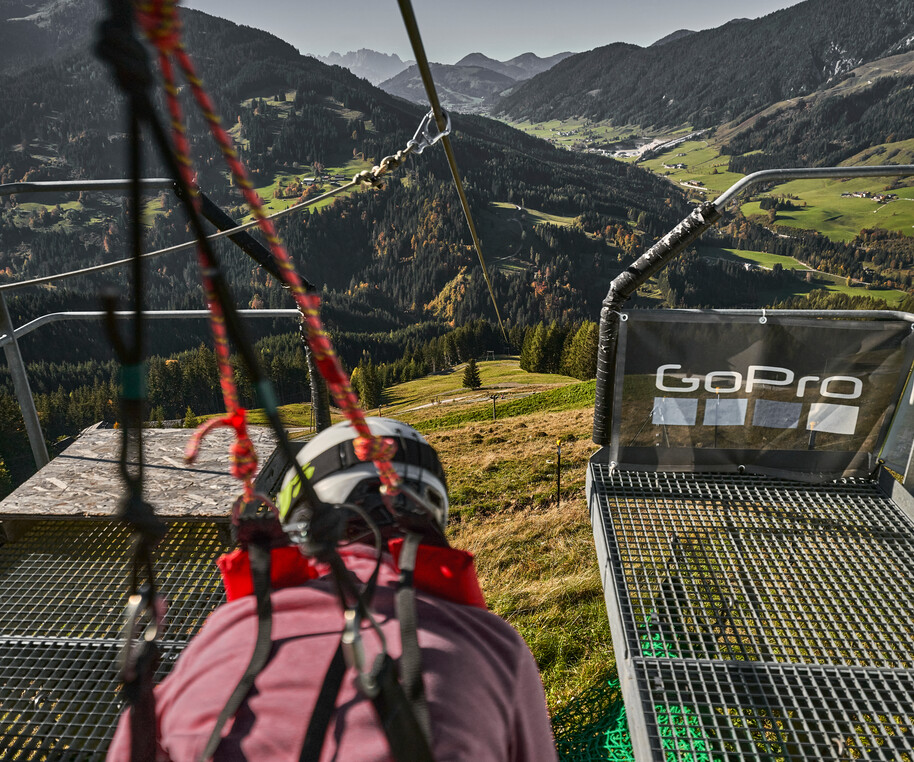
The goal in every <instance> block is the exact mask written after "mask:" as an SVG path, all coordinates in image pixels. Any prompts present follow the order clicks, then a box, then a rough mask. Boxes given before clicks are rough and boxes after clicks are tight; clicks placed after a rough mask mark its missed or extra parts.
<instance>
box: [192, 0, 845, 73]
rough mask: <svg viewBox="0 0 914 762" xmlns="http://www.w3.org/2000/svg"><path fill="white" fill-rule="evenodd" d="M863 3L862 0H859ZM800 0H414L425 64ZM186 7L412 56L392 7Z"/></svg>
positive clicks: (306, 3) (272, 3)
mask: <svg viewBox="0 0 914 762" xmlns="http://www.w3.org/2000/svg"><path fill="white" fill-rule="evenodd" d="M861 1H862V0H861ZM797 2H798V0H730V1H729V2H726V3H709V2H707V1H706V0H637V1H633V0H549V1H548V2H547V1H546V0H450V1H448V0H413V8H414V9H415V13H416V18H417V20H418V22H419V28H420V30H421V32H422V38H423V42H424V43H425V50H426V53H427V55H428V57H429V60H431V61H436V62H439V63H455V62H456V61H457V60H458V59H460V58H462V57H463V56H464V55H466V54H467V53H474V52H479V53H484V54H485V55H487V56H490V57H492V58H496V59H498V60H502V61H503V60H506V59H509V58H513V57H514V56H516V55H519V54H520V53H526V52H528V51H530V52H533V53H536V54H537V55H539V56H548V55H552V54H554V53H560V52H562V51H564V50H570V51H573V52H580V51H584V50H591V49H592V48H596V47H599V46H601V45H608V44H609V43H611V42H619V41H625V42H633V43H636V44H638V45H650V44H651V43H652V42H654V41H655V40H658V39H660V38H661V37H664V36H665V35H667V34H669V33H670V32H674V31H676V30H677V29H693V30H696V31H697V30H700V29H709V28H711V27H716V26H720V25H721V24H723V23H725V22H727V21H729V20H731V19H734V18H758V17H759V16H764V15H766V14H768V13H771V12H772V11H776V10H779V9H781V8H786V7H788V6H791V5H796V4H797ZM184 4H185V5H187V6H188V7H190V8H196V9H198V10H201V11H205V12H207V13H210V14H212V15H214V16H221V17H223V18H228V19H230V20H232V21H235V22H237V23H240V24H246V25H247V26H252V27H256V28H257V29H264V30H266V31H268V32H272V33H273V34H275V35H277V36H278V37H281V38H282V39H284V40H286V41H287V42H290V43H292V44H293V45H295V46H296V47H297V48H298V49H299V50H301V52H303V53H316V54H318V55H326V54H327V53H329V52H330V51H331V50H335V51H336V52H338V53H346V52H347V51H350V50H358V49H359V48H371V49H373V50H378V51H381V52H382V53H396V54H397V55H399V56H400V57H401V58H403V59H407V58H411V57H412V54H411V52H410V49H409V42H408V40H407V38H406V33H405V32H404V30H403V23H402V20H401V17H400V11H399V8H398V6H397V3H396V2H395V0H320V1H318V0H259V1H258V0H253V1H252V0H185V3H184Z"/></svg>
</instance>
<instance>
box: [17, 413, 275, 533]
mask: <svg viewBox="0 0 914 762" xmlns="http://www.w3.org/2000/svg"><path fill="white" fill-rule="evenodd" d="M249 433H250V436H251V440H252V441H253V443H254V448H255V449H256V451H257V455H258V458H259V459H260V462H261V464H263V463H265V462H266V461H267V459H268V458H269V457H270V454H271V453H272V452H273V450H274V448H275V445H276V442H275V439H274V437H273V434H272V433H271V432H270V431H269V430H268V429H267V428H265V427H251V428H250V430H249ZM190 434H191V432H190V431H188V430H186V429H144V431H143V444H144V452H145V455H146V469H145V495H146V499H147V500H148V501H149V502H150V503H152V505H153V507H154V508H155V511H156V514H157V515H159V516H161V517H162V518H170V519H178V518H221V517H225V516H226V515H227V513H228V511H229V509H230V508H231V506H232V503H233V502H234V500H235V498H236V497H237V496H238V495H239V494H240V488H239V482H238V481H237V480H236V479H234V478H233V477H232V476H231V474H230V473H229V455H228V452H229V446H230V444H231V442H232V437H233V432H231V431H230V430H228V429H217V430H216V431H214V432H212V433H210V434H209V435H208V436H207V437H206V439H204V441H203V446H202V448H201V451H200V455H199V457H198V459H197V461H196V462H195V463H194V465H193V466H188V465H186V464H185V463H184V447H185V445H186V443H187V440H188V438H189V437H190ZM120 439H121V432H120V431H116V430H112V429H104V430H94V431H86V432H84V433H83V434H81V435H80V436H79V438H78V439H77V440H76V441H75V442H74V443H73V444H72V445H70V446H69V447H68V448H67V449H66V450H64V451H63V453H61V454H60V455H58V456H57V457H56V458H54V460H52V461H51V462H50V463H49V464H48V465H47V466H45V467H44V468H42V469H41V470H40V471H39V472H38V473H36V474H35V475H34V476H32V477H31V478H30V479H28V480H27V481H26V482H25V483H23V484H22V485H20V486H19V487H18V488H17V489H16V490H15V491H14V492H13V493H12V494H11V495H9V496H8V497H7V498H6V499H5V500H3V501H2V502H0V520H3V519H49V518H80V517H93V518H110V517H113V516H115V515H116V513H117V505H118V501H119V500H120V499H121V497H122V495H123V492H124V486H123V482H122V480H121V476H120V474H119V472H118V456H119V452H120Z"/></svg>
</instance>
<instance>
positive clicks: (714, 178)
mask: <svg viewBox="0 0 914 762" xmlns="http://www.w3.org/2000/svg"><path fill="white" fill-rule="evenodd" d="M670 137H673V136H672V135H671V136H670ZM728 163H729V160H728V158H727V157H726V156H721V155H720V152H719V150H718V148H717V147H716V146H714V145H713V144H712V143H710V142H709V141H707V140H689V141H686V142H685V143H681V144H680V145H678V146H674V147H673V148H670V149H668V150H667V151H664V152H663V153H662V154H660V155H659V156H655V157H654V158H651V159H647V160H645V161H641V162H638V166H639V167H642V168H643V169H649V170H650V171H651V172H655V173H656V174H658V175H662V176H664V177H666V178H667V179H669V180H670V182H673V183H675V184H676V185H678V186H680V187H685V186H688V185H693V186H694V185H698V183H701V184H702V187H704V188H706V189H707V191H708V192H707V193H706V194H701V195H702V198H707V199H708V200H714V199H715V198H717V196H719V195H720V194H721V193H723V192H724V191H725V190H726V189H727V188H729V187H730V186H731V185H733V183H735V182H737V181H738V180H739V179H740V178H742V175H740V174H737V173H735V172H729V171H728V170H727V164H728ZM677 164H683V165H685V168H683V169H673V168H670V167H673V166H675V165H677ZM664 165H669V166H668V167H665V166H664ZM686 189H688V188H686ZM696 192H698V191H696Z"/></svg>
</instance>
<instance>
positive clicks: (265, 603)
mask: <svg viewBox="0 0 914 762" xmlns="http://www.w3.org/2000/svg"><path fill="white" fill-rule="evenodd" d="M248 554H249V557H250V560H251V577H252V579H253V582H254V595H255V597H256V599H257V640H256V641H255V643H254V652H253V653H252V654H251V660H250V662H248V666H247V669H245V671H244V674H243V675H242V676H241V680H239V681H238V685H237V686H235V690H234V691H233V692H232V695H231V696H229V700H228V702H227V703H226V705H225V706H224V707H223V708H222V712H221V713H220V714H219V718H218V719H217V720H216V727H214V728H213V732H212V734H211V735H210V737H209V741H207V743H206V748H205V749H204V750H203V755H202V756H201V758H200V759H201V762H205V760H208V759H210V757H212V756H213V754H215V753H216V749H217V748H219V742H220V741H221V740H222V729H223V728H224V727H225V723H226V722H228V720H229V718H230V717H234V716H235V712H237V711H238V707H240V706H241V702H242V701H244V699H245V697H246V696H247V695H248V693H249V692H250V690H251V687H252V686H253V685H254V680H255V679H256V677H257V675H258V674H260V671H261V670H262V669H263V668H264V666H265V665H266V663H267V661H268V660H269V658H270V651H271V649H272V645H273V641H272V634H273V605H272V602H271V601H270V548H269V545H267V544H266V543H259V542H258V543H251V544H250V545H249V546H248Z"/></svg>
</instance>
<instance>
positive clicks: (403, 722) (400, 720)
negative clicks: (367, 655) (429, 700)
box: [371, 654, 435, 762]
mask: <svg viewBox="0 0 914 762" xmlns="http://www.w3.org/2000/svg"><path fill="white" fill-rule="evenodd" d="M380 667H381V668H380V671H379V672H378V673H377V675H376V679H377V682H378V692H377V694H376V695H375V696H374V697H372V699H371V701H372V703H373V704H374V708H375V711H376V712H377V713H378V719H380V721H381V727H382V728H383V729H384V735H386V736H387V743H388V744H389V745H390V754H391V756H392V757H393V758H394V760H396V762H434V760H435V758H434V757H433V756H432V750H431V747H430V746H429V742H428V739H427V738H426V736H425V733H424V732H423V730H422V727H421V725H420V724H419V721H418V720H417V719H416V713H415V711H414V708H413V707H412V706H411V705H410V702H409V699H407V698H406V693H405V692H404V691H403V687H402V686H401V685H400V682H399V681H398V679H397V665H396V664H395V663H394V660H393V659H391V658H390V655H389V654H384V656H383V660H382V662H381V665H380Z"/></svg>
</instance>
